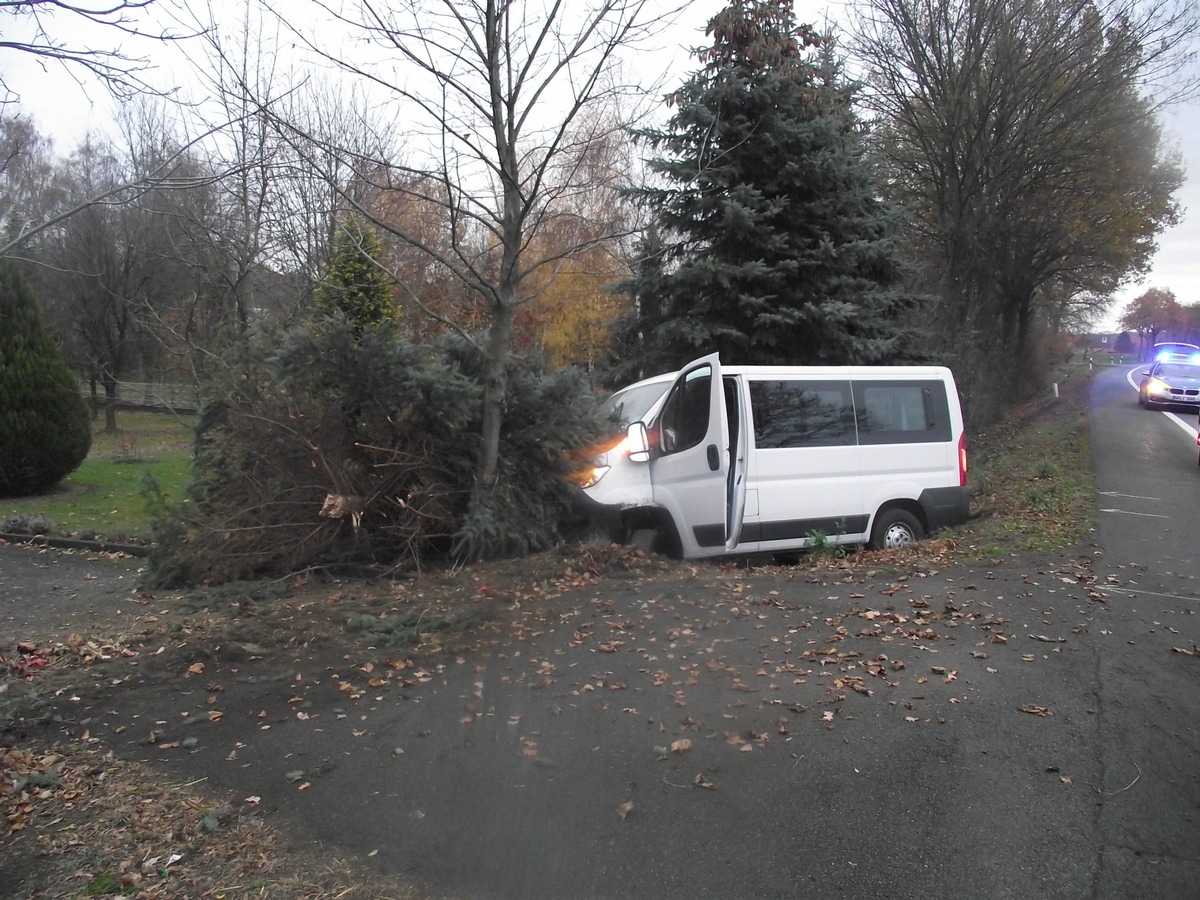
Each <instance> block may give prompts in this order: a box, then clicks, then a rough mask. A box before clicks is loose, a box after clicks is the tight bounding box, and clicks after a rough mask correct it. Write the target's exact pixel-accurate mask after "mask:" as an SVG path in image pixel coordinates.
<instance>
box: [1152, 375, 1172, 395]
mask: <svg viewBox="0 0 1200 900" xmlns="http://www.w3.org/2000/svg"><path fill="white" fill-rule="evenodd" d="M1170 390H1171V386H1170V385H1169V384H1167V383H1166V382H1165V381H1159V380H1158V379H1157V378H1151V379H1150V383H1149V384H1147V385H1146V392H1147V393H1149V394H1166V393H1169V392H1170Z"/></svg>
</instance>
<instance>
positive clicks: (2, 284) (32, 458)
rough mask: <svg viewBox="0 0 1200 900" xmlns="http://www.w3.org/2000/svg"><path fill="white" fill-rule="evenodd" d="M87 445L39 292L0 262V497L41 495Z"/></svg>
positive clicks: (82, 411)
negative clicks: (44, 318)
mask: <svg viewBox="0 0 1200 900" xmlns="http://www.w3.org/2000/svg"><path fill="white" fill-rule="evenodd" d="M91 445H92V426H91V421H90V420H89V418H88V411H87V405H86V404H85V403H84V400H83V396H82V395H81V394H80V392H79V385H78V383H77V382H76V381H75V377H74V376H73V375H72V374H71V370H70V369H69V368H67V364H66V363H65V362H64V361H63V358H62V356H61V354H59V352H58V348H57V347H56V346H55V345H54V340H53V339H52V338H51V337H50V335H49V334H48V333H47V331H46V329H45V328H44V327H43V325H42V316H41V312H40V310H39V309H38V304H37V298H35V297H34V295H33V291H32V289H31V288H30V287H29V284H28V283H27V282H26V281H25V279H24V278H23V277H22V275H21V272H20V269H18V268H17V266H16V265H15V264H14V263H12V262H9V261H3V262H0V497H25V496H29V495H31V494H40V493H44V492H45V491H47V490H49V489H50V488H52V487H54V485H56V484H58V483H59V482H60V481H62V479H63V478H65V477H66V476H67V475H69V474H71V473H72V472H74V471H75V470H76V469H77V468H79V464H80V463H82V462H83V461H84V460H85V459H86V458H87V454H88V450H89V449H90V448H91Z"/></svg>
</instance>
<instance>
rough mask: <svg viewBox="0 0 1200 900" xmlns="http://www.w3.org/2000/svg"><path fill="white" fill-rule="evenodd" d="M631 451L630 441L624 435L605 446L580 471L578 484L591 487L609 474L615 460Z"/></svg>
mask: <svg viewBox="0 0 1200 900" xmlns="http://www.w3.org/2000/svg"><path fill="white" fill-rule="evenodd" d="M628 452H629V441H628V439H626V438H624V437H622V438H620V439H618V440H616V441H614V442H613V443H612V444H610V445H609V446H608V447H606V448H603V449H601V450H600V452H599V453H597V454H596V455H595V456H593V457H592V460H591V465H590V466H588V468H586V469H584V470H583V471H582V472H580V473H579V476H578V481H577V484H578V485H579V487H581V488H590V487H592V485H594V484H596V482H598V481H599V480H600V479H601V478H603V477H604V476H605V475H607V474H608V470H609V469H611V468H612V464H613V462H615V461H616V459H618V458H619V457H621V456H622V455H624V454H627V453H628Z"/></svg>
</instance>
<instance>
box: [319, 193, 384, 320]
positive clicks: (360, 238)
mask: <svg viewBox="0 0 1200 900" xmlns="http://www.w3.org/2000/svg"><path fill="white" fill-rule="evenodd" d="M382 261H383V246H382V244H381V243H380V241H379V235H378V234H377V233H376V232H375V229H373V228H371V227H370V226H369V225H367V224H365V223H364V222H362V221H361V220H360V219H358V218H356V217H353V216H352V217H349V218H347V219H346V220H345V221H343V222H342V227H341V229H340V230H339V232H338V236H337V241H336V243H335V245H334V250H333V257H332V259H331V260H330V262H329V269H328V271H326V273H325V277H324V278H323V279H322V280H321V283H320V284H319V285H317V293H316V308H317V312H319V313H321V314H322V315H326V316H334V315H339V314H340V315H344V316H345V317H346V319H347V320H348V321H349V322H350V324H351V327H352V328H353V330H354V333H355V335H356V336H358V337H362V335H363V334H364V332H366V331H368V330H370V329H373V328H377V327H378V326H379V325H381V324H382V323H384V322H386V321H389V320H391V319H393V318H394V317H395V312H396V310H395V306H394V305H393V304H392V289H391V285H390V283H389V278H388V275H387V271H386V270H385V269H384V268H383V266H382V265H381V263H382Z"/></svg>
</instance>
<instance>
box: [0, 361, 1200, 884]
mask: <svg viewBox="0 0 1200 900" xmlns="http://www.w3.org/2000/svg"><path fill="white" fill-rule="evenodd" d="M1123 376H1124V372H1122V371H1117V370H1112V371H1105V372H1102V373H1100V374H1099V375H1098V377H1097V379H1096V381H1095V385H1094V391H1093V401H1092V417H1091V426H1090V427H1091V433H1092V443H1093V451H1094V456H1095V463H1096V471H1097V477H1098V482H1099V488H1100V491H1101V493H1100V497H1099V502H1100V508H1101V510H1102V512H1101V514H1100V524H1099V529H1098V533H1097V534H1096V535H1095V544H1094V545H1093V546H1087V547H1082V548H1076V551H1075V552H1072V553H1071V554H1065V555H1062V556H1054V557H1049V558H1042V559H1034V558H1024V557H1013V558H1010V559H1006V560H1002V561H1000V562H998V563H996V564H994V565H989V566H979V567H974V568H958V569H951V570H944V571H932V570H931V571H930V572H928V573H925V574H923V575H917V576H914V577H910V578H905V579H896V580H893V579H891V578H889V577H888V576H887V575H886V574H884V573H869V574H865V575H864V576H863V577H861V578H859V579H856V580H842V579H839V578H837V577H836V576H832V577H830V578H825V579H817V578H813V577H812V576H810V575H807V574H805V573H790V574H789V571H788V570H760V571H756V570H753V569H739V568H721V567H716V566H711V565H699V566H695V567H694V568H693V569H691V570H690V571H691V574H690V575H689V574H688V573H689V569H688V568H687V567H684V568H682V569H681V573H682V577H680V578H679V579H677V580H672V581H666V582H660V581H652V582H647V583H645V584H643V583H640V582H638V581H636V580H632V579H631V580H629V581H628V582H623V581H621V580H620V579H608V580H606V581H604V582H603V583H602V584H601V585H599V586H598V587H589V588H587V589H584V590H581V591H579V592H577V593H574V594H570V595H568V596H565V597H561V598H556V599H554V600H553V601H546V602H545V603H543V602H542V601H539V603H538V604H537V606H538V609H537V615H536V616H535V615H533V614H532V607H533V606H534V604H529V606H530V610H531V615H530V617H529V619H528V620H527V622H525V624H524V625H523V626H520V627H517V628H515V629H513V630H512V631H511V632H510V633H508V634H506V635H505V636H503V637H498V638H497V639H496V640H495V641H491V642H488V643H487V644H486V645H485V646H483V647H481V648H480V649H478V650H477V651H472V652H470V653H464V654H462V655H460V656H458V657H452V658H447V659H445V660H444V661H443V663H442V664H441V665H437V666H433V665H431V666H430V667H429V669H428V671H424V670H423V671H421V672H418V673H409V674H411V676H412V677H411V678H410V679H409V683H408V684H406V686H405V687H404V688H403V689H402V690H398V689H396V688H394V687H386V688H384V687H379V688H374V687H372V686H371V682H370V680H369V676H368V675H367V674H365V673H363V672H362V671H361V670H354V669H352V668H350V666H349V664H347V666H346V670H345V671H343V670H341V669H336V670H335V669H331V668H326V669H320V668H318V669H317V670H316V671H313V668H314V664H312V663H311V662H309V661H307V660H306V658H304V657H303V655H302V649H301V648H297V650H296V654H297V657H296V660H295V661H293V665H294V671H291V670H289V671H287V672H286V673H285V674H287V677H286V678H283V677H281V676H279V674H278V673H276V674H275V675H270V674H269V673H268V672H267V671H266V670H265V669H264V670H261V671H260V670H259V669H258V668H256V667H258V666H265V665H266V663H265V662H263V661H258V662H256V661H255V658H254V657H253V656H251V657H249V658H247V657H246V656H245V655H244V654H243V656H242V658H241V659H240V660H239V662H238V663H237V665H236V667H235V668H232V669H230V670H229V672H230V673H236V679H237V682H238V686H237V687H236V690H238V691H245V692H252V694H251V695H250V696H248V697H245V698H243V699H244V700H246V702H244V703H242V704H241V705H242V706H244V707H245V708H246V709H249V710H253V711H254V713H255V714H254V715H253V716H249V715H247V716H246V717H245V721H242V720H240V719H239V718H238V717H236V716H234V715H233V714H232V713H230V714H227V715H225V716H224V718H223V719H222V720H221V723H220V725H219V727H218V728H208V727H207V726H206V725H201V726H199V727H192V728H190V729H188V730H187V731H186V734H188V735H190V736H192V737H195V738H196V739H197V740H196V746H195V747H194V748H193V749H191V750H189V751H188V752H186V753H183V752H182V751H181V750H179V749H173V750H169V751H162V752H159V751H158V750H157V749H156V748H155V747H153V746H147V745H146V743H145V741H144V738H143V739H139V740H140V743H131V744H130V745H129V746H128V747H127V748H126V750H125V751H124V752H128V753H137V754H139V755H141V756H143V757H144V758H146V759H147V760H150V761H152V762H155V763H161V764H163V765H166V766H169V767H171V769H172V771H173V772H175V773H176V774H179V775H181V776H185V777H188V778H198V777H204V778H206V779H207V780H208V782H209V783H210V784H211V786H212V787H214V788H218V789H227V790H231V791H235V792H237V794H236V796H243V797H244V796H250V795H253V796H254V797H256V798H260V799H259V800H258V801H257V802H258V805H259V808H260V809H262V810H265V811H267V813H268V814H270V815H273V816H278V817H292V818H294V821H295V822H296V823H297V824H298V826H299V827H300V828H302V829H304V830H305V832H306V833H307V834H309V835H310V836H311V838H312V839H313V840H314V841H319V842H321V843H323V844H326V845H331V846H333V847H335V848H336V849H338V850H340V851H342V852H348V853H354V854H356V855H358V856H359V857H360V858H361V859H363V860H364V861H365V862H367V863H368V864H370V865H374V866H377V867H379V868H381V869H384V870H387V871H391V872H404V873H407V874H409V875H410V876H412V877H413V878H415V879H417V880H419V881H420V882H423V883H424V884H426V885H428V886H429V893H430V895H431V896H444V897H453V898H469V900H475V898H481V900H482V898H547V900H555V898H629V897H634V898H642V897H645V898H708V897H712V898H723V900H724V898H729V897H800V896H804V897H812V898H867V897H880V898H895V900H904V898H946V900H952V898H953V900H957V898H1072V900H1074V898H1103V900H1118V898H1119V900H1125V898H1141V897H1158V898H1168V900H1174V898H1194V897H1197V896H1200V777H1198V776H1200V771H1198V765H1197V760H1198V759H1200V757H1198V755H1197V750H1198V749H1200V736H1198V732H1197V721H1198V717H1197V713H1198V712H1200V710H1198V697H1197V691H1196V684H1197V678H1198V677H1200V669H1198V668H1197V667H1198V666H1200V657H1196V656H1190V655H1187V654H1186V653H1181V652H1178V650H1179V649H1183V650H1187V649H1191V648H1193V647H1195V645H1196V643H1197V641H1200V620H1198V618H1197V615H1196V609H1197V606H1198V605H1200V604H1198V600H1197V597H1198V592H1197V585H1196V581H1195V579H1194V577H1193V576H1192V575H1191V574H1190V571H1191V569H1192V568H1193V565H1192V552H1191V546H1190V543H1189V538H1188V536H1189V534H1196V533H1200V520H1198V517H1200V513H1197V511H1196V507H1195V505H1194V504H1192V503H1191V502H1190V499H1191V496H1192V495H1193V494H1194V490H1193V489H1192V488H1193V487H1194V484H1195V481H1194V479H1198V478H1200V470H1198V469H1197V466H1196V447H1195V442H1194V441H1195V439H1194V432H1192V433H1191V434H1189V433H1188V432H1186V431H1185V430H1184V429H1183V428H1181V427H1180V425H1179V424H1177V423H1176V422H1174V421H1172V420H1171V419H1170V418H1169V417H1168V416H1167V415H1165V414H1163V413H1151V412H1147V411H1144V410H1142V409H1141V408H1140V407H1138V405H1137V402H1136V391H1135V389H1134V388H1132V387H1131V386H1130V385H1129V383H1128V382H1127V381H1125V380H1124V377H1123ZM1189 424H1190V422H1189ZM4 564H5V565H7V559H5V560H4ZM285 662H287V661H285ZM213 671H214V672H215V670H213ZM213 677H214V678H215V677H216V675H215V674H214V675H213ZM233 678H234V676H233V675H231V674H229V673H225V674H224V675H222V679H223V680H228V681H230V683H229V685H228V687H227V688H226V690H225V692H224V693H223V694H222V697H223V698H229V697H230V695H231V694H232V693H233V692H234V691H235V686H234V684H233V682H232V679H233ZM146 682H147V684H146V685H145V686H144V688H142V689H143V690H153V689H155V688H157V689H159V690H161V691H162V696H161V706H160V708H159V709H158V710H157V711H154V710H147V708H146V705H145V698H144V697H143V698H142V701H141V704H140V705H137V706H132V705H131V706H129V707H128V708H124V701H123V699H122V696H123V693H122V692H125V691H127V690H132V687H131V684H132V682H130V683H128V684H126V685H123V686H121V687H120V688H113V689H112V690H111V693H110V694H108V695H106V696H105V697H104V698H103V699H102V701H100V702H97V703H96V704H95V705H94V706H93V707H90V708H89V709H87V710H80V711H79V714H80V716H83V717H86V721H87V725H88V727H90V728H91V729H92V731H93V733H101V732H102V731H107V732H108V733H113V734H115V733H117V732H118V731H120V733H121V734H122V735H124V736H126V737H128V738H129V739H130V740H131V742H132V741H133V740H134V735H135V734H140V733H141V732H142V731H144V723H145V722H146V721H155V722H161V723H166V725H165V726H164V727H165V728H166V729H168V731H170V730H178V725H177V724H175V723H179V722H180V721H181V720H180V703H181V702H182V700H183V698H181V696H180V694H179V690H178V688H177V687H176V686H174V685H172V684H169V683H168V682H167V680H166V679H161V678H157V679H155V678H148V679H146ZM347 685H349V686H350V687H351V689H350V690H347ZM192 690H193V692H194V690H195V688H194V686H193V687H192ZM186 702H188V703H194V704H202V702H203V697H202V696H201V695H200V694H195V695H194V696H191V697H188V698H186ZM222 702H223V703H224V702H225V699H223V700H222ZM197 708H201V709H202V708H203V706H202V705H200V706H198V707H197ZM135 709H136V711H137V714H138V715H140V716H141V718H140V719H134V718H133V716H134V712H133V711H134V710H135ZM260 710H261V712H260ZM192 718H193V719H194V718H196V717H195V716H192ZM81 721H83V720H82V719H81ZM118 726H120V728H118ZM183 733H185V732H182V731H181V732H180V734H183ZM178 737H179V735H173V734H167V735H166V739H168V743H174V740H171V739H172V738H175V739H177V738H178ZM176 747H178V745H176Z"/></svg>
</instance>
